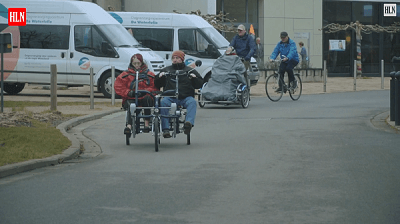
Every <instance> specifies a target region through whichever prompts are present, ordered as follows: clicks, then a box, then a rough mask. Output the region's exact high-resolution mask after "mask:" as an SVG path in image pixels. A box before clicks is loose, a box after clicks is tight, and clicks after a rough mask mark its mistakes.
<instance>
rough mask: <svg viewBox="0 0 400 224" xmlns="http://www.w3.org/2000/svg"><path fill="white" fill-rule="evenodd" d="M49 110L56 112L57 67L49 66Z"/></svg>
mask: <svg viewBox="0 0 400 224" xmlns="http://www.w3.org/2000/svg"><path fill="white" fill-rule="evenodd" d="M50 110H51V111H56V110H57V65H55V64H51V65H50Z"/></svg>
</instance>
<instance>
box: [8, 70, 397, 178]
mask: <svg viewBox="0 0 400 224" xmlns="http://www.w3.org/2000/svg"><path fill="white" fill-rule="evenodd" d="M389 81H390V78H385V79H384V89H382V88H381V78H377V77H372V78H361V79H357V80H356V91H366V90H389V89H390V82H389ZM264 85H265V83H262V82H260V83H258V84H257V85H255V86H253V87H252V88H251V95H252V97H266V94H265V89H264ZM353 91H354V79H353V78H343V77H335V78H328V79H327V83H326V91H324V83H322V82H313V83H311V82H306V83H303V93H302V94H304V95H307V94H328V93H337V92H353ZM39 93H40V94H50V91H49V90H46V89H42V87H41V86H38V85H29V86H27V87H26V88H25V89H24V90H23V91H22V92H21V93H20V94H18V95H15V96H10V95H4V101H37V102H41V101H42V102H43V101H46V102H50V97H43V96H35V95H32V94H39ZM57 94H58V95H79V96H80V97H59V98H58V99H57V101H58V102H90V98H89V97H88V96H89V95H90V88H89V87H88V86H85V87H74V88H69V89H68V90H57ZM95 95H96V96H101V95H102V94H101V93H95ZM121 101H122V100H121V99H116V100H115V105H111V99H105V98H95V103H99V102H101V103H103V104H97V105H95V106H94V109H90V105H71V106H57V111H59V112H61V113H62V114H80V115H82V116H79V117H76V118H74V119H70V120H68V121H66V122H63V123H61V124H60V125H58V126H57V128H58V129H59V130H60V131H61V132H62V133H63V134H64V135H65V136H66V137H68V139H70V141H71V143H72V146H71V147H70V148H68V149H67V150H65V151H64V152H63V153H62V154H60V155H55V156H52V157H49V158H45V159H37V160H31V161H26V162H21V163H16V164H10V165H5V166H2V167H0V178H2V177H6V176H9V175H14V174H17V173H21V172H25V171H29V170H33V169H37V168H41V167H45V166H50V165H56V164H60V163H62V162H64V161H66V160H70V159H74V158H77V157H78V156H79V155H80V154H81V153H82V151H81V148H82V144H83V143H82V142H83V141H84V140H82V139H83V138H84V136H83V135H82V130H81V129H80V128H75V129H77V131H73V130H72V129H73V128H74V127H77V126H78V125H80V124H82V123H85V122H89V121H92V120H96V119H100V118H102V117H104V116H107V115H110V114H112V113H116V112H120V111H122V110H121V109H120V105H121ZM388 101H389V99H388ZM108 103H109V104H108ZM26 110H28V111H31V112H34V113H40V112H43V111H48V110H50V107H49V106H43V107H27V108H26ZM10 111H11V108H4V113H7V112H10ZM388 111H389V108H388ZM388 115H389V112H384V113H382V114H379V115H377V116H376V117H374V118H373V119H371V122H372V123H373V124H378V123H379V125H380V126H381V127H382V128H387V127H391V128H392V129H393V130H396V131H397V132H399V131H400V126H395V125H394V121H390V119H389V116H388ZM100 151H101V150H100ZM86 153H87V152H86V151H85V154H86Z"/></svg>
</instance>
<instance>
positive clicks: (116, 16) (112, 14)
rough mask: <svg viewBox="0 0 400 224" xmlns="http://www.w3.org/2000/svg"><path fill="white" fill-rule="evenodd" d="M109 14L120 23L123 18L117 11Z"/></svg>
mask: <svg viewBox="0 0 400 224" xmlns="http://www.w3.org/2000/svg"><path fill="white" fill-rule="evenodd" d="M110 15H111V16H112V17H114V19H116V20H117V21H118V22H119V23H121V24H122V22H124V20H123V19H122V18H121V16H119V15H118V14H117V13H115V12H110Z"/></svg>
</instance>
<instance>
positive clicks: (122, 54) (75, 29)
mask: <svg viewBox="0 0 400 224" xmlns="http://www.w3.org/2000/svg"><path fill="white" fill-rule="evenodd" d="M8 8H26V26H19V27H17V26H11V27H10V26H8V18H7V17H8V13H7V10H8ZM0 32H2V33H12V37H13V52H12V53H6V54H4V62H5V63H4V65H5V67H4V70H5V73H4V74H5V76H4V77H5V82H4V91H5V92H7V93H8V94H17V93H19V92H21V91H22V90H23V88H24V86H25V83H39V84H48V83H50V64H56V65H57V82H58V84H65V85H68V86H82V85H89V84H90V75H89V74H90V69H89V68H90V67H92V68H93V72H94V74H95V76H94V80H95V81H94V82H95V83H94V85H96V86H97V88H98V90H99V91H101V92H102V93H103V94H104V96H106V97H110V96H111V91H112V89H113V88H112V86H111V78H110V77H111V66H115V70H116V71H115V75H116V76H118V75H119V74H120V73H121V72H122V71H125V70H127V68H128V65H129V62H130V58H131V57H132V55H134V54H136V53H140V54H142V55H143V58H144V60H145V61H146V62H147V64H148V65H149V68H150V69H151V70H152V71H154V72H157V71H159V70H160V69H161V68H162V67H164V66H165V63H164V60H163V59H162V58H161V57H160V56H158V55H157V54H155V53H154V52H152V51H151V50H150V49H148V48H143V47H141V46H140V44H139V43H138V42H137V41H136V40H135V39H134V38H133V37H132V35H130V34H129V33H128V31H127V30H126V29H125V28H124V27H123V26H122V25H121V24H120V23H118V22H117V21H115V19H114V18H113V17H111V16H110V14H108V13H107V12H106V11H105V10H103V9H102V8H101V7H99V6H98V5H96V4H93V3H90V2H81V1H61V0H60V1H54V0H53V1H48V0H47V1H46V0H29V1H28V0H2V1H1V2H0Z"/></svg>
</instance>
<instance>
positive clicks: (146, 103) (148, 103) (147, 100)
mask: <svg viewBox="0 0 400 224" xmlns="http://www.w3.org/2000/svg"><path fill="white" fill-rule="evenodd" d="M130 102H132V100H127V101H125V104H126V107H127V112H128V120H127V122H128V124H130V125H132V114H131V108H130V106H129V103H130ZM133 102H135V101H134V100H133ZM138 104H139V105H137V106H140V107H152V106H154V101H153V98H152V97H151V96H149V95H146V96H145V97H144V98H143V99H140V100H138ZM139 113H140V111H139V110H136V115H137V114H139ZM150 113H151V110H150V109H144V115H150ZM146 120H150V118H146Z"/></svg>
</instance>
